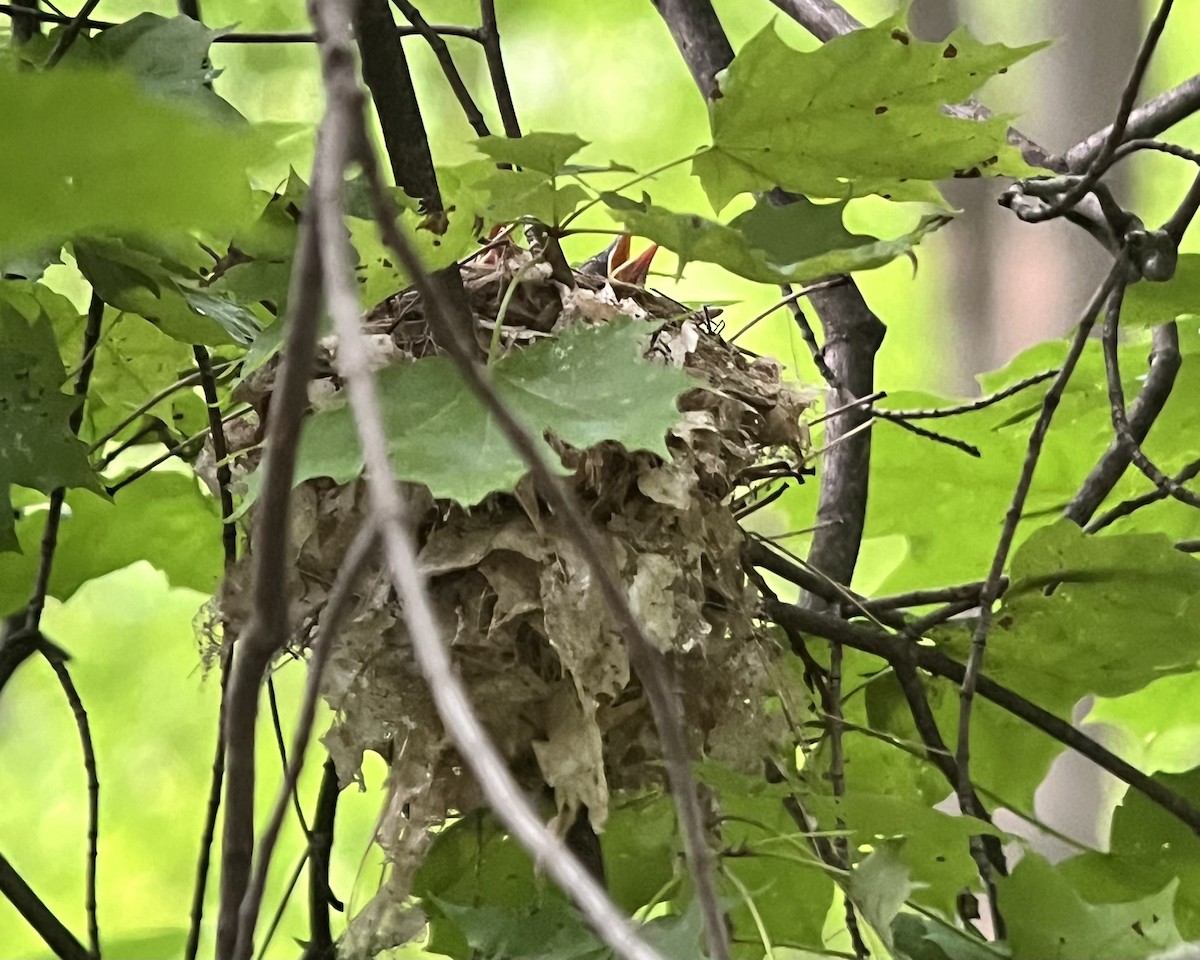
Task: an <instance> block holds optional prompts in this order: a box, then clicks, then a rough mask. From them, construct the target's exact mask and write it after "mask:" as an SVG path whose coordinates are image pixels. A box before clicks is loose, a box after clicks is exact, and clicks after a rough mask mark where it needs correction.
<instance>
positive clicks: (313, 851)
mask: <svg viewBox="0 0 1200 960" xmlns="http://www.w3.org/2000/svg"><path fill="white" fill-rule="evenodd" d="M340 796H341V786H340V785H339V783H338V773H337V765H336V764H335V763H334V762H333V758H332V757H327V758H326V760H325V768H324V770H323V771H322V772H321V786H320V787H319V789H318V790H317V806H316V809H315V810H314V811H313V824H312V839H311V840H310V841H309V844H308V856H309V869H308V923H309V936H308V944H307V945H306V946H305V948H304V957H303V960H332V958H333V955H334V943H333V930H332V929H331V927H330V925H329V906H330V902H331V897H332V894H331V893H330V890H329V859H330V855H331V852H332V850H333V825H334V821H335V820H336V819H337V805H338V798H339V797H340Z"/></svg>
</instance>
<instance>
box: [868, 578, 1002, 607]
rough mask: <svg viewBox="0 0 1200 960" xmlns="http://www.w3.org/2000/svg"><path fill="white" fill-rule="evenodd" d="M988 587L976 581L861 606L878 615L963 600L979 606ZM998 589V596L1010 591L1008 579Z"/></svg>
mask: <svg viewBox="0 0 1200 960" xmlns="http://www.w3.org/2000/svg"><path fill="white" fill-rule="evenodd" d="M986 586H987V584H986V583H985V582H984V581H983V580H976V581H975V582H973V583H962V584H958V585H957V586H953V587H940V588H935V589H932V590H910V591H908V592H907V593H896V594H893V595H892V596H890V597H876V598H874V599H872V600H864V601H863V602H862V604H861V609H864V610H867V611H869V612H870V613H873V614H878V613H882V612H883V611H885V610H902V609H905V608H907V607H927V606H930V605H931V604H935V603H958V602H959V601H961V600H970V601H971V602H972V604H978V603H979V598H980V596H981V595H982V594H983V590H984V588H985V587H986ZM998 587H999V593H998V594H997V596H999V595H1000V594H1003V593H1004V591H1005V590H1007V589H1008V577H1001V578H1000V583H999V585H998Z"/></svg>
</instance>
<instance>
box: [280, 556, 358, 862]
mask: <svg viewBox="0 0 1200 960" xmlns="http://www.w3.org/2000/svg"><path fill="white" fill-rule="evenodd" d="M340 572H341V571H340V570H339V573H340ZM267 709H268V711H269V712H270V714H271V730H272V731H273V732H274V734H275V749H276V750H277V751H278V752H279V762H280V764H281V765H282V767H283V770H282V771H281V772H282V773H283V776H284V778H285V779H286V778H287V775H288V770H289V769H290V768H291V765H290V764H289V763H288V751H287V739H286V738H285V737H284V735H283V718H282V717H281V716H280V714H279V698H278V697H277V696H276V695H275V678H274V677H273V676H271V675H270V674H268V675H267ZM291 793H292V809H293V810H294V811H296V822H297V823H299V824H300V832H301V833H303V834H304V836H305V839H307V838H308V837H309V836H310V834H309V830H308V818H307V817H306V816H304V808H303V807H301V806H300V790H299V784H298V782H295V781H294V782H293V783H292V791H291Z"/></svg>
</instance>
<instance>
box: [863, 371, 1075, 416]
mask: <svg viewBox="0 0 1200 960" xmlns="http://www.w3.org/2000/svg"><path fill="white" fill-rule="evenodd" d="M1058 373H1059V372H1058V370H1043V371H1042V372H1041V373H1035V374H1034V375H1033V376H1032V377H1026V378H1025V379H1024V380H1021V381H1019V382H1017V383H1014V384H1013V385H1012V386H1011V387H1005V388H1004V389H1003V390H1001V391H999V392H998V393H993V394H989V395H988V396H986V397H980V398H979V399H978V400H971V401H969V402H967V403H959V404H955V405H954V406H953V407H928V408H923V409H920V410H880V409H879V408H878V407H876V408H875V414H876V415H879V414H881V413H884V414H890V415H892V416H896V417H899V418H900V419H902V420H940V419H942V418H943V417H957V416H960V415H962V414H964V413H974V412H975V411H976V410H984V409H986V408H988V407H990V406H992V405H993V404H996V403H1000V402H1001V401H1003V400H1007V399H1008V398H1009V397H1011V396H1013V395H1015V394H1018V393H1020V392H1021V391H1023V390H1028V389H1029V388H1030V387H1035V386H1037V385H1038V384H1039V383H1044V382H1045V381H1047V380H1050V379H1052V378H1054V377H1056V376H1058Z"/></svg>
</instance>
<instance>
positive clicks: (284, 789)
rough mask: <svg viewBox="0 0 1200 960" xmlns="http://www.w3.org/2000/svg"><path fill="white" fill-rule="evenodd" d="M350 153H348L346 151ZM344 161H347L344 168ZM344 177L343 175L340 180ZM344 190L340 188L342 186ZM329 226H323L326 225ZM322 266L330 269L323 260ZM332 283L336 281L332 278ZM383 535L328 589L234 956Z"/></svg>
mask: <svg viewBox="0 0 1200 960" xmlns="http://www.w3.org/2000/svg"><path fill="white" fill-rule="evenodd" d="M344 156H347V158H348V154H346V155H344ZM344 166H345V163H343V167H344ZM340 179H341V178H340V177H339V178H338V180H339V182H340ZM339 189H340V188H339ZM322 229H323V230H324V229H325V228H324V226H323V227H322ZM328 233H329V235H332V236H336V235H337V231H336V230H334V229H333V228H332V227H330V228H329V230H328ZM322 266H323V268H326V269H327V267H326V266H325V264H324V261H322ZM327 282H328V283H330V284H332V280H329V281H327ZM378 537H379V531H378V529H377V528H376V526H375V525H374V524H373V523H372V522H371V521H370V520H367V521H365V522H364V524H363V526H362V527H360V528H359V531H358V533H356V534H355V535H354V540H353V541H352V542H351V544H350V547H349V548H348V549H347V551H346V556H345V558H344V559H343V560H342V562H341V564H340V565H339V567H338V573H337V578H336V579H335V580H334V583H333V586H332V587H331V588H330V591H329V602H328V604H327V605H326V607H325V610H324V612H323V613H322V614H321V622H320V626H319V627H318V628H317V638H316V640H315V641H314V643H313V652H312V660H311V662H310V663H309V665H308V677H307V679H306V681H305V684H304V697H303V699H302V700H301V702H300V714H299V717H298V718H297V720H296V729H295V731H294V732H293V734H292V756H291V759H290V760H288V761H287V762H286V764H285V767H286V768H285V770H284V776H283V782H282V783H281V784H280V785H279V793H278V794H277V796H276V798H275V804H274V806H273V807H272V809H271V815H270V817H269V818H268V820H267V825H266V826H265V827H264V828H263V832H262V839H261V840H259V844H258V853H257V855H256V856H255V859H254V875H253V877H252V879H251V881H250V885H249V887H247V889H246V895H245V899H244V900H243V901H242V908H241V914H240V926H239V930H238V949H237V950H236V951H235V953H234V957H235V960H237V958H239V957H248V956H249V954H250V947H251V944H252V943H253V939H254V925H255V923H256V922H257V920H258V912H259V909H260V908H261V906H262V897H263V892H264V891H265V890H266V886H267V871H268V870H269V869H270V866H271V857H272V855H273V854H274V852H275V843H276V841H277V840H278V839H279V831H280V829H281V828H282V827H283V821H284V818H285V817H286V816H287V809H288V803H289V801H291V800H292V799H293V798H295V796H296V786H297V784H298V783H299V782H300V773H301V771H302V770H303V769H304V756H305V754H306V753H307V752H308V740H309V737H311V736H312V728H313V722H314V720H315V719H316V716H317V704H318V703H319V702H320V698H321V680H322V678H323V676H324V674H325V666H326V664H328V663H329V658H330V655H331V654H332V653H333V647H334V642H335V641H336V640H337V635H338V632H339V631H340V630H341V626H342V621H343V620H344V619H345V617H346V614H347V613H348V612H349V608H350V604H351V601H352V599H353V596H352V591H353V589H354V586H355V583H356V581H357V580H358V575H359V574H360V573H361V572H362V570H363V567H364V566H365V564H366V562H367V561H368V560H369V559H370V558H371V554H372V552H373V551H374V549H375V544H376V542H377V540H378ZM295 803H296V809H297V812H298V814H299V816H300V820H301V823H303V822H304V815H303V813H302V812H300V810H299V807H300V801H299V799H296V800H295ZM305 833H306V834H307V835H308V837H309V842H310V843H311V842H312V834H311V833H309V831H308V828H307V825H305Z"/></svg>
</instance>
